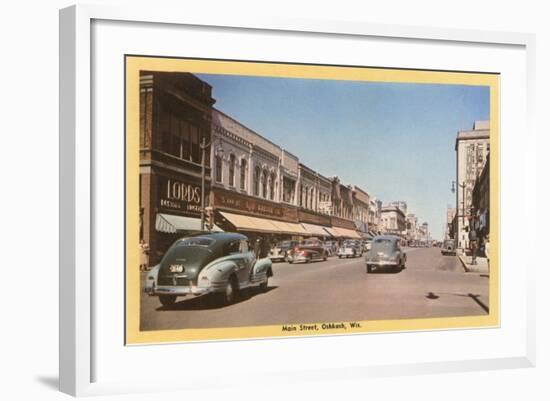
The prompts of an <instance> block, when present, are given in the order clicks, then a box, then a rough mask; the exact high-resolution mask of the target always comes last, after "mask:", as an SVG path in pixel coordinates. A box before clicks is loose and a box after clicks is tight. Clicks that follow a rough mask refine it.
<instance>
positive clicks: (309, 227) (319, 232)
mask: <svg viewBox="0 0 550 401" xmlns="http://www.w3.org/2000/svg"><path fill="white" fill-rule="evenodd" d="M300 224H301V225H302V227H304V229H305V230H306V231H307V232H308V234H310V235H315V236H318V237H328V236H330V235H331V234H330V233H329V232H328V231H327V230H326V229H327V228H328V227H324V226H318V225H317V224H308V223H300Z"/></svg>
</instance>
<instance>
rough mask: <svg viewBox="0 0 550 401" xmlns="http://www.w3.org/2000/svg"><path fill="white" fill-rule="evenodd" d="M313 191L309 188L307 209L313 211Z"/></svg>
mask: <svg viewBox="0 0 550 401" xmlns="http://www.w3.org/2000/svg"><path fill="white" fill-rule="evenodd" d="M313 190H314V188H311V192H310V195H309V208H310V209H313V197H314V195H313Z"/></svg>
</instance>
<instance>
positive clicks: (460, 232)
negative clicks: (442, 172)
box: [455, 121, 490, 249]
mask: <svg viewBox="0 0 550 401" xmlns="http://www.w3.org/2000/svg"><path fill="white" fill-rule="evenodd" d="M489 136H490V127H489V121H476V122H475V123H474V125H473V127H472V129H471V130H467V131H459V132H458V134H457V137H456V144H455V151H456V189H455V190H456V210H457V233H456V240H457V246H458V247H459V248H461V249H466V248H467V247H468V246H469V241H468V231H469V227H470V220H471V219H473V218H474V215H473V213H472V212H473V211H472V197H473V190H474V185H475V182H476V180H477V179H478V177H479V176H480V174H481V172H482V171H483V168H484V166H485V163H486V161H487V158H488V155H489Z"/></svg>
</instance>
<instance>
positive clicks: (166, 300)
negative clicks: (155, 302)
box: [159, 295, 178, 306]
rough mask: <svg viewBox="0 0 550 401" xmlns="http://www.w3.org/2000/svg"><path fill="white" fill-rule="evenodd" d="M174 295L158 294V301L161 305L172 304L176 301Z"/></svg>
mask: <svg viewBox="0 0 550 401" xmlns="http://www.w3.org/2000/svg"><path fill="white" fill-rule="evenodd" d="M177 298H178V297H177V296H176V295H159V301H160V303H161V305H162V306H172V305H174V304H175V303H176V299H177Z"/></svg>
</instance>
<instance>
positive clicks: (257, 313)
mask: <svg viewBox="0 0 550 401" xmlns="http://www.w3.org/2000/svg"><path fill="white" fill-rule="evenodd" d="M237 64H238V63H237ZM304 68H307V67H304ZM317 68H321V67H317ZM449 74H451V73H449ZM139 79H140V82H139V87H140V98H139V117H140V118H139V152H140V159H139V162H140V166H139V244H136V245H137V246H139V255H140V256H139V257H140V265H139V269H138V267H137V266H136V267H135V271H134V272H135V274H137V272H138V271H139V282H140V288H139V294H140V295H139V330H141V331H155V330H177V329H202V328H225V327H227V328H229V327H252V326H263V325H280V327H281V331H292V330H296V327H302V329H301V330H302V331H304V330H305V331H308V330H312V331H317V330H319V327H318V325H322V326H323V329H325V328H327V329H330V328H332V327H336V328H346V327H347V326H346V325H350V324H352V325H357V324H360V323H358V322H362V321H363V322H364V321H370V320H377V321H378V320H399V319H415V318H417V319H423V318H443V317H465V316H483V315H488V314H489V313H490V311H491V309H490V305H489V299H490V296H489V295H490V294H489V289H490V285H489V282H490V277H491V275H490V272H491V266H490V257H489V256H490V254H489V250H490V249H491V247H490V242H491V241H490V238H491V237H490V224H489V222H490V213H489V208H490V202H489V195H490V191H489V177H490V172H489V164H490V163H489V159H490V137H491V136H490V135H491V128H490V119H489V110H490V107H489V89H488V87H486V86H474V85H457V84H454V85H451V84H445V85H443V84H416V83H391V82H389V83H387V82H384V83H381V82H370V81H360V80H359V81H354V80H335V79H306V78H292V79H291V78H285V77H284V76H283V77H281V76H276V77H265V76H261V77H260V76H239V75H224V74H206V73H205V74H199V73H188V72H157V71H141V72H140V78H139ZM493 269H494V267H493ZM130 290H131V291H133V289H130ZM296 325H298V326H296ZM300 325H301V326H300ZM352 327H355V328H357V326H352Z"/></svg>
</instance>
